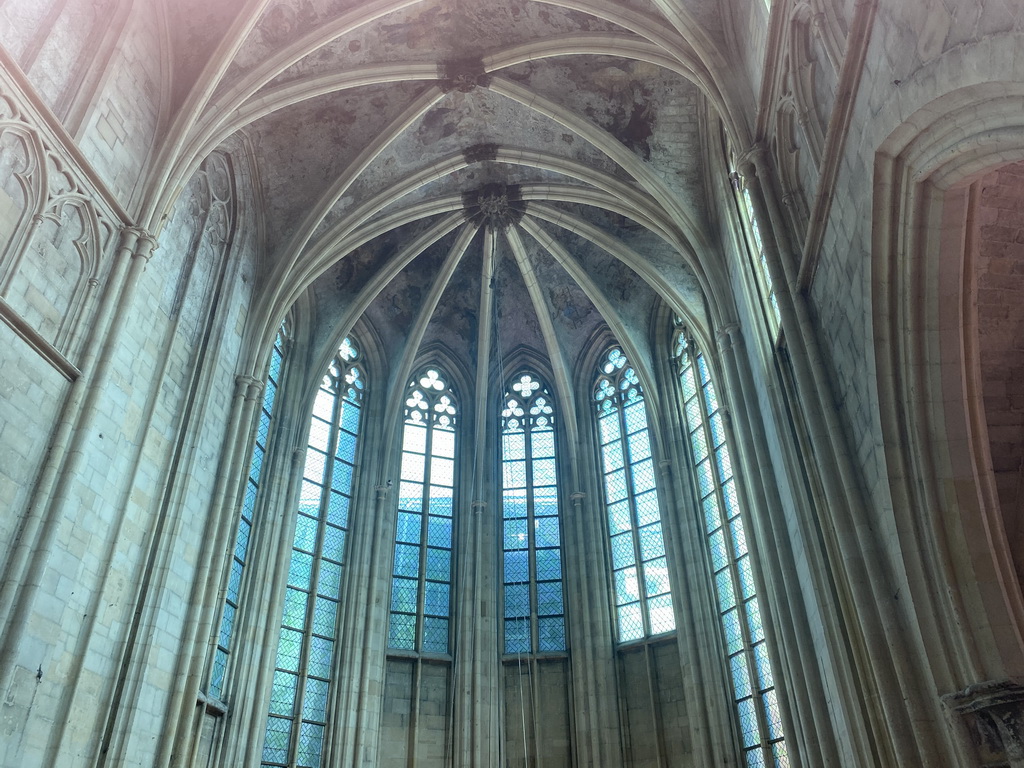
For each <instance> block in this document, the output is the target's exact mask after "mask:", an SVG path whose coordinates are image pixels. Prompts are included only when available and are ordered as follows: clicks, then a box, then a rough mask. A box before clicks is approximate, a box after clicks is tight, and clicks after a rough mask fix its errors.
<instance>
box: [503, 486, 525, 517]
mask: <svg viewBox="0 0 1024 768" xmlns="http://www.w3.org/2000/svg"><path fill="white" fill-rule="evenodd" d="M502 499H503V507H504V515H505V517H506V518H511V517H526V514H527V512H526V490H525V489H519V490H511V491H509V490H506V491H505V492H504V493H503V494H502Z"/></svg>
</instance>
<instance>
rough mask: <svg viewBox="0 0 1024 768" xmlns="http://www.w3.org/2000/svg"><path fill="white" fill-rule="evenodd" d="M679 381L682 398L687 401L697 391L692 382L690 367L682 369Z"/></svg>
mask: <svg viewBox="0 0 1024 768" xmlns="http://www.w3.org/2000/svg"><path fill="white" fill-rule="evenodd" d="M680 379H681V381H682V384H683V397H684V398H685V399H687V400H688V399H690V398H691V397H693V395H694V393H695V392H696V391H697V383H696V382H695V381H694V377H693V366H692V365H688V366H686V368H684V369H683V373H682V376H681V377H680Z"/></svg>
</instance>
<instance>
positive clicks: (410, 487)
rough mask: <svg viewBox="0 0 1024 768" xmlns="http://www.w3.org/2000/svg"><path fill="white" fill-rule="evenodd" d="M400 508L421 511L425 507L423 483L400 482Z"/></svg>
mask: <svg viewBox="0 0 1024 768" xmlns="http://www.w3.org/2000/svg"><path fill="white" fill-rule="evenodd" d="M398 508H399V509H404V510H407V511H409V512H419V511H420V510H421V509H423V484H422V483H408V482H402V483H399V485H398Z"/></svg>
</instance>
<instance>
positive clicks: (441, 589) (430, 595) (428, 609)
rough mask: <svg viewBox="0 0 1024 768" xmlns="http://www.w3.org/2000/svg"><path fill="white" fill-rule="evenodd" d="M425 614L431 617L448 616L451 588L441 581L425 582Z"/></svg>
mask: <svg viewBox="0 0 1024 768" xmlns="http://www.w3.org/2000/svg"><path fill="white" fill-rule="evenodd" d="M424 589H425V595H424V598H423V612H424V613H425V614H428V615H430V616H447V615H448V603H449V597H450V595H449V592H450V590H451V587H449V586H448V585H447V584H444V583H443V582H439V581H427V582H424Z"/></svg>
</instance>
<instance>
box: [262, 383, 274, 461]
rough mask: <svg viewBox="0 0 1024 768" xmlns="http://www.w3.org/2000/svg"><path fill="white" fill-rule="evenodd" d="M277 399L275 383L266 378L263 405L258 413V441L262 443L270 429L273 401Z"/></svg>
mask: <svg viewBox="0 0 1024 768" xmlns="http://www.w3.org/2000/svg"><path fill="white" fill-rule="evenodd" d="M275 400H277V385H276V384H275V383H274V382H273V381H271V380H269V379H268V380H267V384H266V388H265V389H264V392H263V405H262V407H261V409H260V410H261V411H262V412H261V413H260V438H262V439H260V442H261V443H262V444H263V445H266V444H267V433H268V432H269V431H270V414H272V413H273V412H274V401H275Z"/></svg>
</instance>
